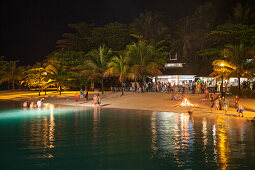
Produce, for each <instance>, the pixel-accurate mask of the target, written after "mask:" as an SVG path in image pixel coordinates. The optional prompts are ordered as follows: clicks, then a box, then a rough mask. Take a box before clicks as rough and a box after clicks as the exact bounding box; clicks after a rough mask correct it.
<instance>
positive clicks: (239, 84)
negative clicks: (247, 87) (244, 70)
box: [238, 77, 241, 95]
mask: <svg viewBox="0 0 255 170" xmlns="http://www.w3.org/2000/svg"><path fill="white" fill-rule="evenodd" d="M238 90H239V95H240V94H241V77H238Z"/></svg>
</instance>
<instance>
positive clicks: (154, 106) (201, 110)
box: [0, 91, 255, 119]
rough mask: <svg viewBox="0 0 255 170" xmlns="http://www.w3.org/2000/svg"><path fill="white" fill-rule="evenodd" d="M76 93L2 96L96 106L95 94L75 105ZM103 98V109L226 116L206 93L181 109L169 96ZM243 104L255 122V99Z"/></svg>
mask: <svg viewBox="0 0 255 170" xmlns="http://www.w3.org/2000/svg"><path fill="white" fill-rule="evenodd" d="M76 93H78V92H77V91H76V92H75V91H66V92H63V93H62V95H61V96H60V95H59V94H57V93H56V92H48V93H47V95H45V94H43V93H42V95H41V96H38V93H37V92H32V91H17V92H15V93H13V92H11V91H2V92H1V93H0V99H1V100H16V101H24V100H25V99H28V98H29V99H30V100H31V101H36V100H38V99H39V98H44V99H45V101H44V102H45V103H51V104H57V105H67V106H75V107H94V104H93V102H92V98H93V92H90V93H89V101H87V102H86V101H79V102H75V100H74V95H75V94H76ZM100 95H101V101H102V104H101V107H103V108H118V109H135V110H150V111H160V112H176V113H187V112H188V111H189V110H192V111H193V114H224V111H223V110H221V111H219V112H218V113H217V112H216V111H215V110H213V111H211V109H210V102H209V101H205V100H203V98H204V94H186V95H185V97H186V98H188V99H189V101H190V102H191V103H192V104H194V105H195V107H180V106H179V105H180V103H181V101H176V100H171V94H169V93H142V94H137V93H133V92H128V93H125V95H123V96H121V93H120V92H105V94H103V95H102V94H100ZM229 101H230V108H229V111H228V112H227V114H226V115H228V116H236V109H235V108H234V107H233V105H234V98H233V97H232V98H229ZM240 102H241V103H242V104H243V105H244V107H245V112H244V117H246V118H248V119H253V118H254V117H255V100H254V99H240Z"/></svg>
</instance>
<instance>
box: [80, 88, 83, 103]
mask: <svg viewBox="0 0 255 170" xmlns="http://www.w3.org/2000/svg"><path fill="white" fill-rule="evenodd" d="M83 94H84V91H83V89H81V90H80V101H82V100H83Z"/></svg>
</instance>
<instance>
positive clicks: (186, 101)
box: [179, 98, 195, 107]
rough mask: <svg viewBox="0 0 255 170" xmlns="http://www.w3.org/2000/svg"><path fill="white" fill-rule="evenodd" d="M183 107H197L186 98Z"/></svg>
mask: <svg viewBox="0 0 255 170" xmlns="http://www.w3.org/2000/svg"><path fill="white" fill-rule="evenodd" d="M179 106H182V107H195V105H193V104H191V103H190V102H189V100H188V99H186V98H184V99H183V100H182V103H181V104H180V105H179Z"/></svg>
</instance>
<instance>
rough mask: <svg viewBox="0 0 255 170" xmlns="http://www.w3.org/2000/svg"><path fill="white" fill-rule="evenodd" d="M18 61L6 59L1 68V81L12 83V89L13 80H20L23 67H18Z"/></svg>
mask: <svg viewBox="0 0 255 170" xmlns="http://www.w3.org/2000/svg"><path fill="white" fill-rule="evenodd" d="M18 62H19V61H8V62H6V64H5V66H4V70H3V76H2V79H1V82H8V88H9V82H11V84H12V90H13V91H14V89H15V86H14V85H15V81H17V80H21V79H22V78H23V71H24V70H23V67H18V66H17V63H18Z"/></svg>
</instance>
